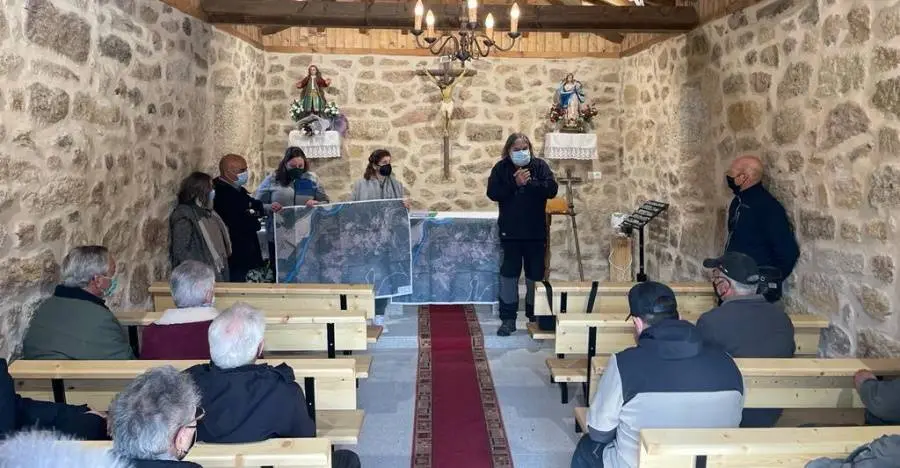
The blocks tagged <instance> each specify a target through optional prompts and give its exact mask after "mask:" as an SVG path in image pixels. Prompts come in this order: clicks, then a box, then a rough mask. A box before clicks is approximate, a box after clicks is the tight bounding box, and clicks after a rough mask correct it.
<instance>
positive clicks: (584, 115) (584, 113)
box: [578, 105, 597, 122]
mask: <svg viewBox="0 0 900 468" xmlns="http://www.w3.org/2000/svg"><path fill="white" fill-rule="evenodd" d="M595 115H597V109H595V108H594V106H592V105H587V106H584V107H582V108H581V110H580V111H579V112H578V117H580V118H581V120H582V121H584V122H590V121H591V119H593V118H594V116H595Z"/></svg>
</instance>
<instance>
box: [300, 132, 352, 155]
mask: <svg viewBox="0 0 900 468" xmlns="http://www.w3.org/2000/svg"><path fill="white" fill-rule="evenodd" d="M288 146H297V147H299V148H300V149H302V150H303V153H304V154H306V157H307V158H310V159H316V158H339V157H341V134H340V133H338V132H336V131H334V130H327V131H324V132H322V133H320V134H318V135H313V136H305V135H303V132H301V131H300V130H291V132H290V133H289V134H288Z"/></svg>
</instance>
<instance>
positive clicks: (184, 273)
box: [141, 260, 219, 359]
mask: <svg viewBox="0 0 900 468" xmlns="http://www.w3.org/2000/svg"><path fill="white" fill-rule="evenodd" d="M215 282H216V273H215V271H213V269H212V267H210V266H209V265H207V264H205V263H202V262H198V261H196V260H185V261H184V262H183V263H182V264H181V265H178V266H177V267H175V269H174V270H172V277H171V279H170V280H169V287H170V288H171V290H172V298H173V299H174V300H175V307H176V308H175V309H168V310H166V311H165V312H163V314H162V316H161V317H160V318H159V319H157V320H156V321H155V322H153V323H152V324H150V325H148V326H146V327H144V330H143V332H142V340H141V343H142V347H141V359H209V345H208V344H207V341H206V335H207V332H208V329H209V325H210V324H211V323H212V320H213V319H214V318H216V316H217V315H219V311H217V310H216V308H215V307H213V290H214V288H215Z"/></svg>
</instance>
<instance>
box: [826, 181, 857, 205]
mask: <svg viewBox="0 0 900 468" xmlns="http://www.w3.org/2000/svg"><path fill="white" fill-rule="evenodd" d="M831 194H832V198H833V199H834V203H835V205H837V206H838V207H840V208H849V209H856V208H859V207H860V206H862V202H863V190H862V185H861V184H860V183H859V181H858V180H856V179H849V178H840V179H836V180H833V181H832V183H831Z"/></svg>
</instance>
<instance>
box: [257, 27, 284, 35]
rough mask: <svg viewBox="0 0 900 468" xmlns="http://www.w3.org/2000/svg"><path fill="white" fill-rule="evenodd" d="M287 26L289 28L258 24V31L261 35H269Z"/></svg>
mask: <svg viewBox="0 0 900 468" xmlns="http://www.w3.org/2000/svg"><path fill="white" fill-rule="evenodd" d="M287 28H290V26H260V27H259V32H260V33H262V35H263V36H271V35H272V34H278V33H280V32H281V31H284V30H285V29H287Z"/></svg>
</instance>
